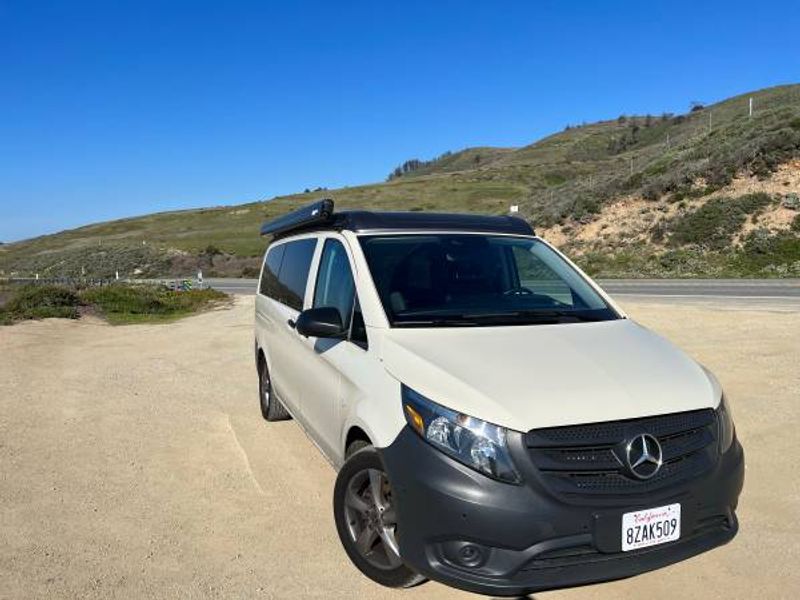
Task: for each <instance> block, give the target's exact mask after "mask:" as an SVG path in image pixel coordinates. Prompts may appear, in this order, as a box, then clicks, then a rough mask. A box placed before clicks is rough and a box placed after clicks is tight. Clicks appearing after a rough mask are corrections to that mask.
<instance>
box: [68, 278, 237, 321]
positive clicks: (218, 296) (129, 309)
mask: <svg viewBox="0 0 800 600" xmlns="http://www.w3.org/2000/svg"><path fill="white" fill-rule="evenodd" d="M81 297H82V298H83V300H84V302H86V303H88V304H92V305H94V306H96V307H97V308H98V309H99V310H100V311H101V312H102V313H103V315H104V316H105V317H106V318H107V319H108V320H109V322H111V323H131V322H141V321H153V320H155V321H163V320H171V319H175V318H178V317H182V316H186V315H188V314H191V313H193V312H197V311H198V310H202V309H203V308H207V307H208V306H210V305H213V304H215V303H217V302H219V301H221V300H223V299H224V298H227V295H226V294H223V293H222V292H218V291H216V290H211V289H205V290H189V291H185V292H177V291H174V290H170V289H169V288H167V287H164V286H159V285H127V284H115V285H108V286H104V287H96V288H91V289H87V290H84V292H83V293H82V294H81Z"/></svg>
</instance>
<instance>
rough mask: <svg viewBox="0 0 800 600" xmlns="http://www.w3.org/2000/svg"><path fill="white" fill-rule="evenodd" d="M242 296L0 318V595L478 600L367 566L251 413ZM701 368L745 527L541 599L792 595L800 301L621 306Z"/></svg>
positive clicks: (309, 463)
mask: <svg viewBox="0 0 800 600" xmlns="http://www.w3.org/2000/svg"><path fill="white" fill-rule="evenodd" d="M252 303H253V299H252V297H249V298H248V297H238V298H237V299H236V303H235V305H234V306H233V307H231V308H226V309H219V310H215V311H212V312H209V313H206V314H202V315H198V316H194V317H191V318H188V319H185V320H182V321H179V322H176V323H171V324H166V325H132V326H126V327H112V326H109V325H107V324H105V323H102V322H100V321H99V320H95V319H92V318H88V319H83V320H80V321H62V320H47V321H42V322H30V323H22V324H19V325H15V326H13V327H0V598H8V599H12V598H13V599H19V598H44V597H49V598H143V597H149V598H276V599H286V598H343V599H344V598H347V599H350V598H359V600H368V599H372V598H376V599H377V598H407V599H409V600H412V599H414V598H437V599H438V598H469V597H473V596H470V595H469V594H465V593H462V592H458V591H455V590H450V589H447V588H445V587H443V586H440V585H439V584H435V583H429V584H427V585H424V586H421V587H418V588H415V589H412V590H408V591H404V592H400V591H389V590H385V589H383V588H380V587H378V586H376V585H375V584H373V583H371V582H370V581H368V580H367V579H365V578H364V577H362V576H361V575H360V574H359V573H358V572H357V571H356V569H355V568H354V567H352V566H351V565H350V563H349V561H348V560H347V558H346V556H345V554H344V551H343V550H342V549H341V547H340V544H339V541H338V538H337V536H336V531H335V528H334V524H333V519H332V514H331V491H332V488H333V482H334V477H335V474H334V472H333V470H332V469H331V468H330V466H329V465H328V464H327V463H326V462H325V460H324V459H323V458H322V456H321V455H320V454H319V453H318V452H317V450H316V449H315V448H314V446H313V445H312V444H311V442H310V441H308V440H307V438H306V437H305V436H304V434H303V433H302V432H301V431H300V429H299V428H298V427H297V425H296V424H294V423H293V422H291V421H289V422H283V423H276V424H268V423H266V422H264V421H263V420H262V419H261V416H260V413H259V409H258V399H257V392H256V374H255V369H254V366H253V359H252V339H253V333H252V314H253V308H252ZM624 304H625V306H626V308H627V309H628V310H629V311H630V313H631V315H632V316H633V317H634V318H636V319H637V320H639V321H641V322H642V323H644V324H645V325H647V326H650V327H652V328H654V329H655V330H657V331H659V332H661V333H663V334H664V335H666V336H667V337H668V338H670V339H671V340H673V341H674V342H676V343H677V344H679V345H680V346H681V347H683V348H684V349H685V350H687V351H688V352H690V353H691V354H692V355H694V356H695V357H697V358H698V359H699V360H700V361H701V362H703V363H704V364H706V365H707V366H708V367H709V368H711V369H712V370H713V371H714V372H715V373H716V374H717V375H718V376H719V378H720V380H721V381H722V383H723V385H724V387H725V389H726V391H727V393H728V396H729V398H730V400H731V404H732V409H733V413H734V417H735V419H736V423H737V427H738V432H739V436H740V438H741V440H742V442H743V444H744V446H745V450H746V453H747V464H748V467H747V477H746V482H745V490H744V493H743V496H742V499H741V504H740V511H739V514H740V519H741V532H740V535H739V536H738V537H737V538H736V539H735V540H734V541H733V542H732V543H731V544H729V545H728V546H726V547H723V548H721V549H718V550H715V551H713V552H711V553H708V554H705V555H703V556H700V557H697V558H695V559H692V560H689V561H687V562H684V563H681V564H678V565H674V566H672V567H669V568H666V569H663V570H660V571H657V572H654V573H649V574H646V575H643V576H640V577H638V578H634V579H630V580H625V581H620V582H615V583H610V584H604V585H598V586H591V587H586V588H581V589H577V590H567V591H561V592H550V593H543V594H538V595H537V596H536V598H539V599H544V598H546V599H554V600H555V599H559V600H561V599H565V600H566V599H570V598H582V599H612V598H613V599H618V598H647V599H648V600H658V599H673V598H681V597H683V598H748V599H749V598H795V597H797V596H798V594H800V571H798V570H797V568H796V565H797V564H798V563H799V562H800V518H798V515H800V478H798V477H797V476H796V464H795V462H796V461H797V460H798V458H800V436H798V433H797V432H798V427H800V398H798V393H799V392H800V313H798V312H796V311H792V310H789V311H787V310H783V311H776V312H771V311H769V310H767V309H758V310H736V311H731V310H721V309H719V308H718V307H715V306H713V305H708V304H704V305H702V306H698V305H691V304H686V303H682V304H679V305H668V304H658V303H653V302H647V303H643V302H640V303H632V302H625V303H624Z"/></svg>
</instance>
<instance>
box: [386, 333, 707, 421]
mask: <svg viewBox="0 0 800 600" xmlns="http://www.w3.org/2000/svg"><path fill="white" fill-rule="evenodd" d="M381 357H382V359H383V362H384V365H385V367H386V369H387V371H388V372H389V373H390V374H391V375H392V376H393V377H395V378H396V379H398V380H399V381H400V382H401V383H403V384H405V385H407V386H408V387H410V388H412V389H414V390H415V391H417V392H419V393H420V394H422V395H424V396H426V397H427V398H429V399H431V400H432V401H434V402H436V403H438V404H442V405H444V406H446V407H448V408H451V409H453V410H456V411H458V412H462V413H465V414H468V415H471V416H473V417H477V418H479V419H482V420H484V421H489V422H491V423H495V424H497V425H502V426H504V427H507V428H509V429H515V430H518V431H529V430H531V429H536V428H540V427H556V426H561V425H576V424H580V423H594V422H600V421H614V420H619V419H630V418H634V417H645V416H652V415H659V414H666V413H672V412H680V411H687V410H694V409H699V408H716V406H717V405H718V403H719V399H720V394H721V390H720V389H719V384H718V383H717V381H716V379H714V378H713V376H712V375H710V374H707V372H706V371H705V369H704V368H703V367H701V366H700V365H699V364H698V363H696V362H695V361H694V360H692V359H691V358H689V357H688V356H687V355H686V354H684V353H683V352H682V351H681V350H679V349H678V348H676V347H675V346H673V345H672V344H671V343H669V342H668V341H667V340H665V339H664V338H662V337H660V336H658V335H656V334H655V333H653V332H652V331H650V330H648V329H646V328H645V327H642V326H641V325H639V324H637V323H635V322H633V321H631V320H629V319H618V320H614V321H601V322H596V323H574V324H557V325H531V326H512V327H449V328H435V329H416V328H413V329H412V328H407V329H403V328H393V329H389V330H387V332H386V338H385V342H384V344H383V345H382V349H381Z"/></svg>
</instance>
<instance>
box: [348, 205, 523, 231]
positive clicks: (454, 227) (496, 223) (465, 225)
mask: <svg viewBox="0 0 800 600" xmlns="http://www.w3.org/2000/svg"><path fill="white" fill-rule="evenodd" d="M333 223H334V226H338V227H337V228H339V229H349V230H351V231H373V230H379V231H385V230H387V231H388V230H399V229H429V230H442V231H444V230H446V231H484V232H489V233H515V234H518V235H533V228H531V226H530V225H529V224H528V223H527V222H525V221H523V220H522V219H519V218H517V217H507V216H487V215H476V214H459V213H426V212H370V211H360V210H359V211H342V212H339V213H334V215H333Z"/></svg>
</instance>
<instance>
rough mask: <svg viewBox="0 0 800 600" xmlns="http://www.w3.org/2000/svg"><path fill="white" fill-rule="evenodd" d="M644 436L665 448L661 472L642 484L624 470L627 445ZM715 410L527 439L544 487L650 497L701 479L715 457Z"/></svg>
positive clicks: (545, 432) (537, 433) (559, 430)
mask: <svg viewBox="0 0 800 600" xmlns="http://www.w3.org/2000/svg"><path fill="white" fill-rule="evenodd" d="M641 433H649V434H650V435H652V436H654V437H655V438H656V439H657V440H658V442H659V444H660V445H661V449H662V452H663V454H662V460H663V465H662V467H661V469H660V470H659V471H658V473H657V474H656V475H655V476H654V477H652V478H650V479H647V480H641V479H638V478H636V477H634V476H633V475H632V474H630V473H629V471H628V469H627V467H626V466H625V446H626V444H627V443H628V441H629V440H631V439H632V438H633V437H634V436H636V435H638V434H641ZM715 440H716V418H715V416H714V411H713V410H710V409H708V410H696V411H691V412H685V413H676V414H672V415H663V416H658V417H647V418H643V419H631V420H626V421H609V422H606V423H593V424H590V425H575V426H568V427H552V428H548V429H534V430H533V431H530V432H528V433H527V434H525V444H526V446H527V448H528V452H529V453H530V456H531V459H532V460H533V463H534V464H535V465H536V467H537V468H538V469H539V471H540V472H541V474H542V476H543V478H544V481H545V484H546V485H548V486H549V487H550V488H551V489H552V490H553V491H554V492H556V493H561V494H567V495H593V496H596V495H607V496H611V495H629V494H637V493H646V492H651V491H653V490H655V489H658V488H660V487H663V486H665V485H671V484H674V483H678V482H680V481H685V480H687V479H691V478H694V477H697V476H699V475H700V474H702V473H703V472H704V471H706V470H708V469H709V468H711V466H713V463H714V460H715V458H716V450H715V448H716V445H715V444H714V443H713V442H714V441H715Z"/></svg>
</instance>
